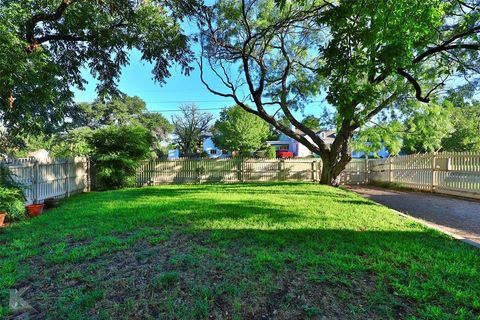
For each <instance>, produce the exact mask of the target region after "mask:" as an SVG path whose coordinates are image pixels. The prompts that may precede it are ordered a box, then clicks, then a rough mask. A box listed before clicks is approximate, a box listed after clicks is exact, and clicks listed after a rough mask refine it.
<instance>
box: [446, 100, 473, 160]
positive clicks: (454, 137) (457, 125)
mask: <svg viewBox="0 0 480 320" xmlns="http://www.w3.org/2000/svg"><path fill="white" fill-rule="evenodd" d="M450 119H451V121H452V124H453V127H454V131H453V132H452V134H451V135H449V136H448V137H445V138H444V139H443V141H442V150H444V151H456V152H463V151H473V152H480V102H478V101H472V102H463V101H462V102H458V103H457V104H455V106H454V108H453V113H452V116H451V118H450Z"/></svg>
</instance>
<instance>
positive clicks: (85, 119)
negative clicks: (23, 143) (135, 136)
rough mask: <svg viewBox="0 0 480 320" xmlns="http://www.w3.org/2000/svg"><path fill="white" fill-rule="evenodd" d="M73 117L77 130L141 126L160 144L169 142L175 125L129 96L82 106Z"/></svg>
mask: <svg viewBox="0 0 480 320" xmlns="http://www.w3.org/2000/svg"><path fill="white" fill-rule="evenodd" d="M74 110H75V111H74V112H73V114H72V121H71V124H70V126H71V127H73V128H79V127H90V128H99V127H102V126H107V125H141V126H144V127H146V128H147V129H149V130H151V132H152V134H153V135H154V136H155V138H157V140H166V139H167V138H168V135H169V134H170V133H171V132H172V130H173V126H172V124H171V123H170V122H169V121H168V120H167V119H166V118H165V117H164V116H163V115H162V114H160V113H151V112H149V111H148V109H147V105H146V103H145V101H143V100H142V99H141V98H139V97H136V96H135V97H131V96H128V95H125V94H121V95H119V96H116V97H113V98H111V99H108V100H105V99H99V100H97V101H95V102H93V103H80V104H78V105H77V106H76V107H75V109H74Z"/></svg>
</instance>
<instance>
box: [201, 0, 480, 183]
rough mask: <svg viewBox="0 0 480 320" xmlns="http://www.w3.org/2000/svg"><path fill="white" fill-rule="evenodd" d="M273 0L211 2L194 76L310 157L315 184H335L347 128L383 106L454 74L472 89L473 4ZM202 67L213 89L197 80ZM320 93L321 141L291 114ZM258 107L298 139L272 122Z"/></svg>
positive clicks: (475, 49) (429, 91) (475, 61)
mask: <svg viewBox="0 0 480 320" xmlns="http://www.w3.org/2000/svg"><path fill="white" fill-rule="evenodd" d="M278 2H279V1H273V0H260V1H253V0H250V1H248V0H246V1H230V0H220V1H218V2H217V3H216V4H215V5H214V6H212V7H210V8H208V9H207V10H205V11H204V12H203V14H202V17H201V18H202V21H203V22H204V24H203V29H202V34H201V40H202V48H203V52H202V53H203V54H202V59H201V61H200V67H201V71H202V72H201V76H202V77H201V78H202V81H203V83H204V84H205V85H206V87H207V88H208V89H209V90H210V91H211V92H212V93H215V94H217V95H220V96H222V97H226V98H231V99H232V100H233V101H235V103H236V104H238V105H240V106H241V107H242V108H244V109H245V110H247V111H248V112H250V113H253V114H255V115H257V116H259V117H260V118H262V119H263V120H265V121H267V122H269V123H270V124H272V125H273V126H274V127H275V128H276V129H278V130H279V131H282V132H283V133H285V134H287V135H288V136H290V137H292V138H294V139H296V140H297V141H299V142H300V143H302V144H303V145H305V146H306V147H307V148H308V149H309V150H311V151H312V152H313V153H317V154H319V155H320V156H321V158H322V166H323V167H322V176H321V183H324V184H335V183H336V181H337V179H336V178H337V176H338V175H339V174H340V173H341V172H342V171H343V169H344V168H345V166H346V164H347V163H348V162H349V161H350V160H351V152H352V148H351V141H352V138H353V136H354V134H355V132H356V131H357V130H358V129H359V128H361V127H362V126H364V125H365V124H366V123H368V122H369V121H370V120H372V119H375V117H377V116H378V115H379V114H380V113H381V112H382V111H383V110H385V109H387V108H397V106H398V102H399V101H402V100H404V99H409V98H415V99H417V100H418V101H421V102H424V103H428V102H429V101H430V100H431V99H432V98H433V97H435V96H436V95H438V94H440V92H441V91H439V90H438V89H440V88H450V89H451V88H455V87H457V86H458V85H463V84H465V81H463V82H462V81H455V80H458V79H459V77H464V78H466V79H468V80H469V82H468V83H469V84H471V88H470V89H471V90H474V89H475V88H476V86H477V82H476V81H475V80H476V79H477V78H478V70H480V69H479V67H480V59H479V51H480V43H479V37H478V36H479V33H480V24H479V14H480V12H479V10H478V6H477V5H476V4H475V2H474V1H468V0H467V1H443V0H413V1H412V0H398V1H389V0H380V1H379V0H339V1H334V2H330V1H322V0H318V1H280V2H281V3H282V5H278ZM238 66H240V72H239V73H238V74H236V75H232V73H231V71H232V70H235V68H237V67H238ZM207 67H208V68H211V69H213V70H214V71H215V73H214V74H216V75H217V76H218V77H219V78H221V83H223V85H224V87H223V88H219V87H213V86H211V83H209V81H207V80H206V78H205V69H206V68H207ZM237 76H238V77H237ZM245 91H246V94H243V92H245ZM322 93H326V99H327V101H328V103H329V104H330V105H331V106H332V107H334V108H335V109H336V125H337V134H336V138H335V141H334V142H333V143H332V144H331V145H327V144H325V142H324V141H322V139H320V137H318V136H317V135H316V133H315V132H314V130H311V129H309V128H308V127H307V126H305V125H304V124H302V123H301V120H299V119H297V117H296V116H295V113H294V111H296V110H299V109H301V108H302V107H303V106H304V105H305V103H306V102H308V101H309V99H310V98H312V97H318V96H320V95H321V94H322ZM247 100H250V101H253V104H252V105H251V106H250V105H247V104H246V103H244V101H247ZM268 106H269V107H272V106H276V107H277V108H278V109H280V110H281V111H282V112H283V114H284V115H285V116H286V117H287V118H288V120H289V122H290V123H291V124H293V125H294V127H295V128H297V129H300V130H301V131H302V132H303V133H304V134H305V135H300V134H298V133H297V132H296V131H295V130H292V129H290V127H287V126H284V125H283V124H281V123H280V122H278V121H277V119H276V118H275V117H274V116H273V115H272V114H271V112H269V111H268V110H271V109H268V108H267V107H268ZM307 138H309V139H307Z"/></svg>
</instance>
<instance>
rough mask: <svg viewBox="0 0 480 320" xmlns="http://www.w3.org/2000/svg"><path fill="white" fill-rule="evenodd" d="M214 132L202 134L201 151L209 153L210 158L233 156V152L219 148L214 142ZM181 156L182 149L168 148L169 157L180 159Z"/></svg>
mask: <svg viewBox="0 0 480 320" xmlns="http://www.w3.org/2000/svg"><path fill="white" fill-rule="evenodd" d="M212 137H213V134H211V133H206V134H204V135H202V147H201V151H202V152H204V153H206V154H208V157H209V158H210V159H218V158H228V157H230V156H231V153H230V152H229V151H226V150H221V149H219V148H217V146H216V145H215V143H214V142H213V139H212ZM178 158H180V150H178V149H173V150H168V159H178Z"/></svg>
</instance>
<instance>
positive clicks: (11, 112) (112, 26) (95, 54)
mask: <svg viewBox="0 0 480 320" xmlns="http://www.w3.org/2000/svg"><path fill="white" fill-rule="evenodd" d="M195 11H196V4H195V0H171V1H170V0H169V1H163V0H149V1H144V0H102V1H90V0H24V1H17V0H3V1H1V2H0V121H1V122H3V124H4V125H5V126H6V127H7V129H8V130H9V131H21V130H22V129H28V130H29V131H32V130H34V129H38V130H44V129H53V128H56V127H58V126H61V125H63V124H65V119H66V115H68V114H69V112H70V111H71V107H72V106H73V103H72V97H73V94H72V88H73V87H76V88H79V89H83V88H84V85H85V79H84V78H83V76H82V70H84V69H87V70H89V71H90V73H91V74H92V76H93V77H94V78H96V79H97V80H98V86H97V91H98V92H99V94H100V95H104V94H109V95H113V94H115V93H116V91H117V90H116V88H117V80H118V78H119V76H120V74H121V70H122V67H123V66H125V65H127V64H128V63H129V53H130V52H131V50H138V51H139V52H140V53H141V58H142V60H144V61H146V62H150V63H153V66H154V67H153V71H152V72H153V78H154V79H155V80H156V81H158V82H160V83H162V82H164V81H165V79H166V78H167V77H168V76H169V75H170V73H169V67H170V66H172V65H173V64H178V65H180V67H181V68H182V70H183V71H184V72H185V73H188V72H189V71H190V67H189V63H190V62H191V59H192V53H191V51H190V49H189V38H188V37H187V36H186V35H185V34H184V32H183V30H182V28H181V26H180V20H181V19H182V18H183V17H185V15H189V14H192V13H193V12H195Z"/></svg>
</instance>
